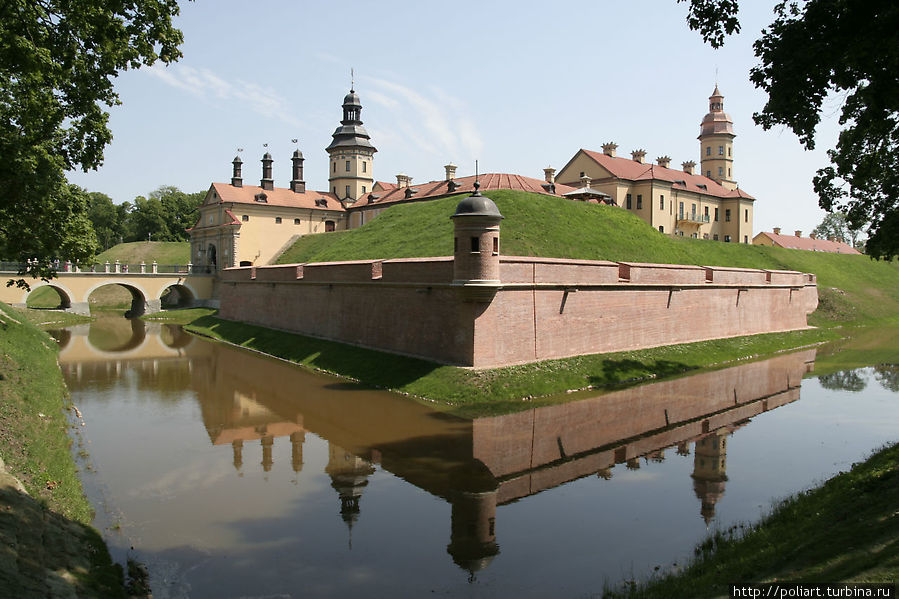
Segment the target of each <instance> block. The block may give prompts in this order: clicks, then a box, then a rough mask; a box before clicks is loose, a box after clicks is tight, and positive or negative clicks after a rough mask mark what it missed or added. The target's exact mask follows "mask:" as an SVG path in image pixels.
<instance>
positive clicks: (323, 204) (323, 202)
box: [315, 198, 328, 208]
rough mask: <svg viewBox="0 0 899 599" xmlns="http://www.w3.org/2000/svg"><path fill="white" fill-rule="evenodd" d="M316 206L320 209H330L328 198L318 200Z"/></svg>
mask: <svg viewBox="0 0 899 599" xmlns="http://www.w3.org/2000/svg"><path fill="white" fill-rule="evenodd" d="M315 205H316V206H317V207H319V208H327V207H328V199H327V198H318V199H316V200H315Z"/></svg>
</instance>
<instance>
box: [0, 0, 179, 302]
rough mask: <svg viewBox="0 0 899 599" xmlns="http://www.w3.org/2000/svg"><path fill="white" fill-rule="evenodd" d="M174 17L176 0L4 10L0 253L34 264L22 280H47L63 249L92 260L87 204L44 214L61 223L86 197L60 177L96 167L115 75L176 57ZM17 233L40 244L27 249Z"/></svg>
mask: <svg viewBox="0 0 899 599" xmlns="http://www.w3.org/2000/svg"><path fill="white" fill-rule="evenodd" d="M177 14H178V5H177V2H176V0H119V1H117V2H114V3H108V2H102V1H101V0H5V1H4V2H2V3H0V157H2V159H0V189H2V190H3V194H2V195H0V255H2V256H3V257H6V258H19V259H21V258H23V257H24V258H29V259H35V260H36V261H35V262H32V264H31V265H30V266H29V267H28V268H27V269H25V270H24V271H23V272H22V273H20V274H30V275H31V276H35V277H42V278H47V277H50V276H52V275H53V272H54V271H53V268H52V264H51V260H52V258H53V257H57V256H59V255H60V252H62V251H63V249H65V250H66V251H67V252H72V253H69V254H67V255H66V256H64V257H65V258H73V259H76V260H85V259H87V258H89V257H90V256H91V255H92V253H93V251H94V243H95V242H94V239H93V237H92V235H90V232H89V230H90V228H89V227H84V226H83V225H84V224H86V223H87V220H86V218H85V215H86V213H87V202H84V201H77V202H75V203H74V204H73V206H72V208H71V209H70V214H69V217H70V218H71V219H72V222H71V223H68V224H67V223H61V222H53V220H52V219H48V218H47V214H48V213H50V212H53V213H54V216H56V217H62V216H64V213H65V210H59V208H60V207H61V205H62V203H63V202H64V201H65V200H66V199H71V198H72V197H73V196H74V195H78V194H79V193H80V194H81V195H82V196H83V192H80V191H76V190H74V189H72V188H71V187H69V186H68V184H67V183H65V177H64V172H65V171H66V170H71V169H74V168H81V169H83V170H85V171H86V170H90V169H95V168H97V167H98V166H99V165H100V164H102V161H103V148H104V147H105V146H106V144H108V143H109V141H110V140H111V139H112V134H111V132H110V131H109V128H108V127H107V121H108V116H109V115H108V113H107V112H106V111H105V109H104V107H109V106H113V105H115V104H118V103H119V99H118V95H117V94H116V92H115V90H114V89H113V79H114V78H115V76H116V75H117V74H118V73H119V71H122V70H127V69H132V68H139V67H141V66H149V65H152V64H154V63H155V62H156V61H157V60H161V61H162V62H164V63H166V64H168V63H170V62H172V61H174V60H177V59H178V58H179V57H180V56H181V53H180V51H179V50H178V46H179V44H180V43H181V41H182V36H181V32H180V31H179V30H178V29H176V28H174V27H173V25H172V17H173V16H175V15H177ZM82 199H83V198H82ZM29 219H30V220H29ZM23 230H28V231H29V232H30V234H31V235H34V236H36V237H37V239H35V240H27V243H26V242H25V241H24V240H23V239H22V238H21V235H20V232H21V231H23ZM63 235H64V236H63ZM79 235H80V236H81V238H80V239H78V238H77V237H78V236H79ZM26 246H27V247H26ZM26 251H27V253H26ZM22 284H24V281H22Z"/></svg>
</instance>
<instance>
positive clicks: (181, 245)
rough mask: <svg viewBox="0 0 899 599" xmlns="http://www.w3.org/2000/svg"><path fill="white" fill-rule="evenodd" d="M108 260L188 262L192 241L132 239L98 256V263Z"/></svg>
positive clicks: (135, 262) (161, 262) (128, 262)
mask: <svg viewBox="0 0 899 599" xmlns="http://www.w3.org/2000/svg"><path fill="white" fill-rule="evenodd" d="M107 260H109V262H110V263H114V262H115V261H116V260H118V261H119V262H121V263H122V264H140V263H141V262H146V263H147V264H148V265H149V264H152V263H153V260H156V262H157V263H158V264H187V263H188V262H189V261H190V243H189V242H187V241H132V242H130V243H120V244H118V245H114V246H112V247H111V248H109V249H108V250H106V251H105V252H103V253H102V254H100V255H98V256H97V263H99V264H103V263H105V262H106V261H107Z"/></svg>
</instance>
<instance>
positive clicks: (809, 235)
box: [808, 232, 818, 239]
mask: <svg viewBox="0 0 899 599" xmlns="http://www.w3.org/2000/svg"><path fill="white" fill-rule="evenodd" d="M808 238H809V239H818V236H817V235H815V233H814V232H812V233H809V234H808Z"/></svg>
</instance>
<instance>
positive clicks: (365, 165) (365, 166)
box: [362, 161, 368, 173]
mask: <svg viewBox="0 0 899 599" xmlns="http://www.w3.org/2000/svg"><path fill="white" fill-rule="evenodd" d="M367 168H368V163H367V162H364V161H363V162H362V172H363V173H367V172H368V171H367V170H366V169H367Z"/></svg>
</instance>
